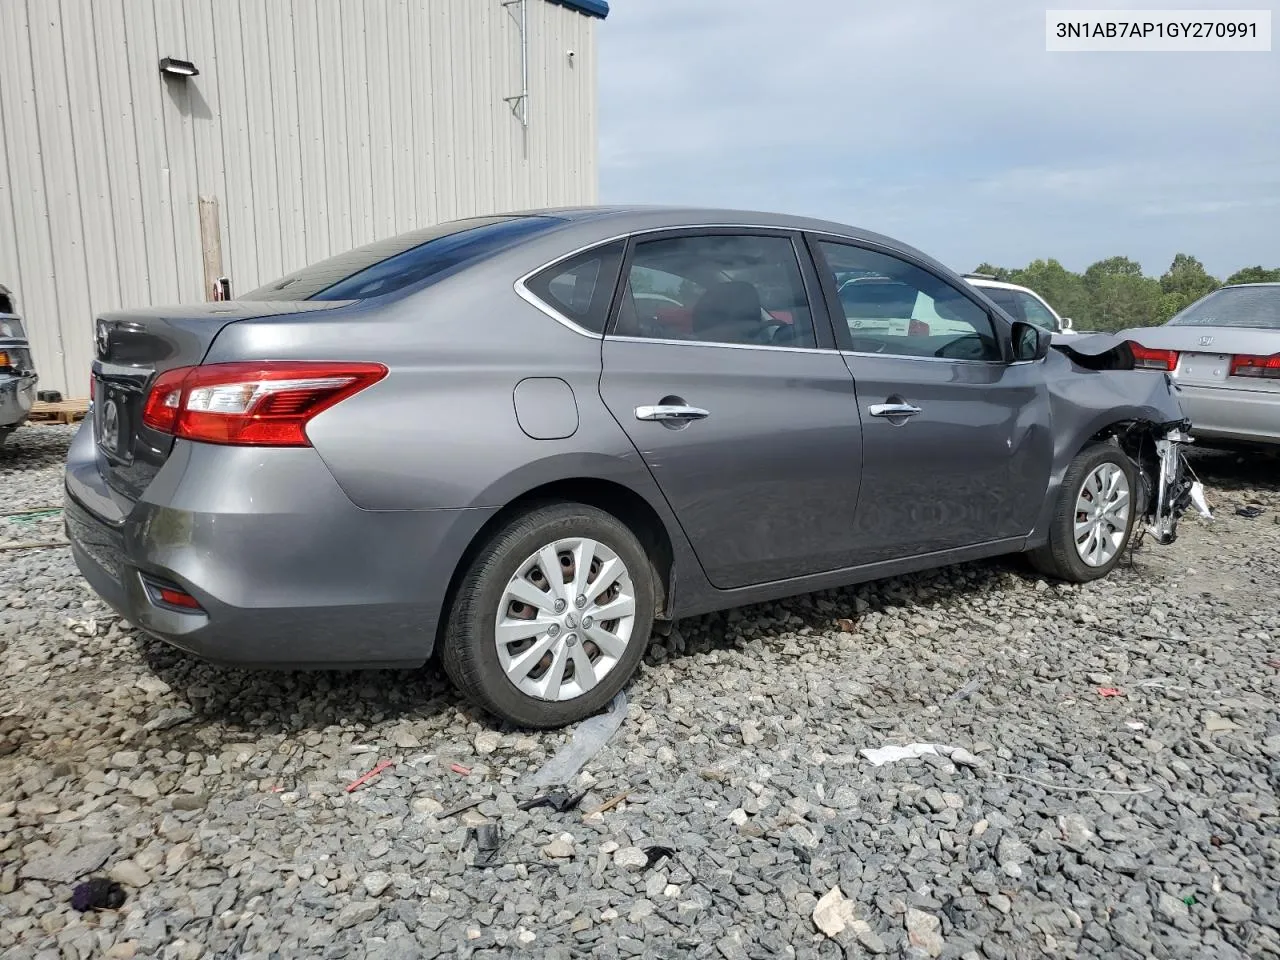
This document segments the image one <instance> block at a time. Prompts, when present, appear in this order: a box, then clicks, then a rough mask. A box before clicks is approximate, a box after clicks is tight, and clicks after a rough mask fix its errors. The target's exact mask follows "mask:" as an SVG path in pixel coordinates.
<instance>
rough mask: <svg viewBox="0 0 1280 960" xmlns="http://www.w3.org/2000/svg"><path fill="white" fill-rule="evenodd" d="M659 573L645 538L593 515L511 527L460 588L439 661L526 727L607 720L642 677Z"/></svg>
mask: <svg viewBox="0 0 1280 960" xmlns="http://www.w3.org/2000/svg"><path fill="white" fill-rule="evenodd" d="M653 603H654V582H653V572H652V566H651V564H650V562H649V558H648V557H647V556H646V554H645V552H644V549H643V547H641V545H640V543H639V541H638V540H637V539H636V537H635V535H634V534H633V533H632V532H631V531H630V530H629V529H628V528H627V527H626V525H625V524H623V523H622V522H621V521H619V520H618V519H617V518H616V517H613V516H611V515H610V514H608V513H605V512H604V511H602V510H598V509H596V508H595V507H590V506H586V505H585V504H576V503H557V504H549V505H546V506H542V507H536V508H533V509H530V510H529V511H527V512H525V513H523V514H520V515H518V516H515V517H513V518H512V519H511V520H510V521H509V522H508V523H507V524H506V525H505V526H503V527H502V528H501V529H499V530H498V531H497V532H496V533H495V534H494V535H493V536H492V537H491V538H490V539H489V541H488V542H487V543H486V544H485V546H484V547H483V548H482V549H481V550H480V552H479V553H478V555H477V556H476V558H475V559H474V561H472V563H471V565H470V567H469V568H468V569H467V571H466V573H465V574H464V576H463V578H462V581H461V583H460V584H459V587H458V590H457V593H456V598H455V600H454V603H453V608H452V610H451V611H450V616H449V622H448V625H447V627H446V630H445V635H444V648H443V651H442V655H441V659H442V660H443V663H444V668H445V672H446V673H448V675H449V678H450V679H451V680H452V681H453V683H454V684H455V686H457V687H458V689H459V690H461V691H462V693H464V694H465V695H466V696H467V697H469V698H470V699H471V700H473V701H474V702H475V703H476V704H478V705H479V706H481V707H483V708H484V709H485V710H488V711H489V712H490V713H493V714H496V715H497V716H499V717H502V718H503V719H505V720H509V721H511V722H512V723H515V724H518V725H520V726H524V727H559V726H563V725H565V724H568V723H572V722H574V721H576V720H581V719H583V718H584V717H587V716H590V715H591V714H593V713H595V712H597V711H598V710H600V708H601V707H603V706H604V705H605V704H607V703H608V702H609V700H610V699H612V698H613V696H614V694H616V693H617V692H618V691H619V690H621V689H622V687H623V686H624V685H625V684H626V682H627V681H628V680H629V679H630V678H631V675H632V674H633V673H634V672H635V670H636V667H637V666H638V665H639V663H640V659H641V657H643V655H644V651H645V647H646V646H647V644H648V642H649V633H650V630H651V628H652V625H653Z"/></svg>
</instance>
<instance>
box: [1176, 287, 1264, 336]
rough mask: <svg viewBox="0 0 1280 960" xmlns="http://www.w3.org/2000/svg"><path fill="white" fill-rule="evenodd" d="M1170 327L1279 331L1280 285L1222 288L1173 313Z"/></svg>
mask: <svg viewBox="0 0 1280 960" xmlns="http://www.w3.org/2000/svg"><path fill="white" fill-rule="evenodd" d="M1167 325H1168V326H1170V327H1249V328H1251V329H1254V330H1280V286H1270V285H1264V284H1258V285H1257V286H1243V287H1223V288H1222V289H1221V290H1215V291H1214V292H1213V293H1211V294H1209V295H1208V296H1207V297H1205V298H1204V299H1203V300H1199V301H1197V302H1195V303H1193V304H1192V305H1191V306H1189V307H1187V308H1186V309H1185V310H1183V311H1182V312H1181V313H1177V314H1174V316H1173V319H1172V320H1170V321H1169V323H1168V324H1167Z"/></svg>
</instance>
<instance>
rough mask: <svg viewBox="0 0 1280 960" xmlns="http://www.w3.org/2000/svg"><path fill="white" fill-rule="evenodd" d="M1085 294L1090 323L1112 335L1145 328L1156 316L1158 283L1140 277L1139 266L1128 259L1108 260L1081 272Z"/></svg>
mask: <svg viewBox="0 0 1280 960" xmlns="http://www.w3.org/2000/svg"><path fill="white" fill-rule="evenodd" d="M1084 285H1085V287H1086V289H1088V291H1089V300H1090V307H1091V312H1090V318H1089V319H1090V323H1091V325H1092V326H1093V327H1094V329H1097V330H1106V331H1108V332H1114V331H1116V330H1123V329H1124V328H1125V327H1149V326H1151V325H1152V324H1154V323H1156V322H1157V321H1158V319H1159V315H1160V297H1161V295H1162V291H1161V290H1160V284H1159V282H1158V281H1156V280H1153V279H1152V278H1151V277H1144V276H1143V275H1142V264H1140V263H1138V262H1137V261H1136V260H1130V259H1129V258H1128V257H1108V258H1107V259H1105V260H1099V261H1098V262H1097V263H1095V264H1092V265H1091V266H1090V267H1089V268H1088V269H1087V270H1085V272H1084Z"/></svg>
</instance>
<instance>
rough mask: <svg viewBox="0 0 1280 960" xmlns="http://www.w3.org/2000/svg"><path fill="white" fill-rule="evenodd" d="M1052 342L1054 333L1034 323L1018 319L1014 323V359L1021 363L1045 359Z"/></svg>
mask: <svg viewBox="0 0 1280 960" xmlns="http://www.w3.org/2000/svg"><path fill="white" fill-rule="evenodd" d="M1052 342H1053V334H1052V333H1050V332H1049V331H1048V330H1045V329H1043V328H1041V327H1037V326H1036V325H1035V324H1033V323H1024V322H1023V321H1021V320H1017V321H1015V322H1014V324H1013V359H1014V360H1015V361H1017V362H1019V363H1029V362H1031V361H1034V360H1043V359H1044V358H1045V357H1047V356H1048V355H1049V345H1050V344H1051V343H1052Z"/></svg>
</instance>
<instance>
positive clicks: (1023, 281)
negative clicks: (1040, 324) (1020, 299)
mask: <svg viewBox="0 0 1280 960" xmlns="http://www.w3.org/2000/svg"><path fill="white" fill-rule="evenodd" d="M1009 282H1010V283H1017V284H1020V285H1022V286H1024V287H1029V288H1031V289H1032V290H1034V291H1035V292H1036V293H1038V294H1040V296H1042V297H1044V299H1046V300H1048V301H1049V305H1050V306H1051V307H1053V309H1055V310H1057V311H1058V314H1059V316H1063V317H1070V318H1071V322H1072V325H1073V326H1074V327H1076V328H1077V329H1081V330H1088V329H1090V328H1091V326H1092V323H1091V321H1092V305H1091V303H1090V298H1089V291H1088V289H1087V288H1086V287H1085V284H1084V280H1083V278H1082V277H1081V276H1080V274H1078V273H1073V272H1072V271H1070V270H1068V269H1067V268H1066V267H1064V266H1063V265H1062V264H1061V263H1059V262H1058V261H1057V260H1053V259H1049V260H1033V261H1032V262H1031V263H1029V264H1027V266H1026V267H1024V268H1023V269H1021V270H1012V271H1010V272H1009Z"/></svg>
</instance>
